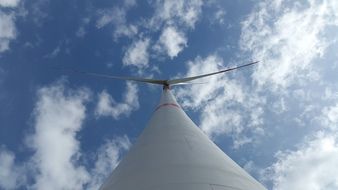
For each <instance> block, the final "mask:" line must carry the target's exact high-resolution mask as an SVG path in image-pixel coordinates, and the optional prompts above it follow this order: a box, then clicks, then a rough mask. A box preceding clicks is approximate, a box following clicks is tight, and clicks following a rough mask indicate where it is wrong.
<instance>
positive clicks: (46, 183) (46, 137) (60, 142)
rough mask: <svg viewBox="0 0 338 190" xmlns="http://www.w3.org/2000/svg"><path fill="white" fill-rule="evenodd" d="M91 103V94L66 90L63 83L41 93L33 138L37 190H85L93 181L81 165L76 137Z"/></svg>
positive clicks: (41, 90) (35, 187) (33, 160)
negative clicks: (85, 185)
mask: <svg viewBox="0 0 338 190" xmlns="http://www.w3.org/2000/svg"><path fill="white" fill-rule="evenodd" d="M88 99H89V92H88V90H86V89H78V90H70V89H66V87H65V85H64V83H63V82H62V81H59V82H57V83H56V84H54V85H51V86H48V87H43V88H41V89H40V90H39V91H38V101H37V103H36V106H35V109H34V117H35V130H34V133H33V134H32V135H31V136H30V143H31V144H30V146H31V147H32V148H33V149H34V150H35V154H34V155H33V157H32V162H33V163H34V164H33V165H34V167H35V168H36V170H37V175H36V176H35V178H36V183H35V184H34V185H33V188H34V189H82V188H83V184H85V183H86V182H88V180H90V178H89V174H88V172H87V171H86V169H85V167H83V166H79V165H78V164H77V163H78V162H79V159H80V157H81V153H80V143H79V141H78V139H77V137H76V135H77V133H78V132H79V131H80V130H81V126H82V122H83V120H84V118H85V111H86V108H85V105H84V104H85V102H86V101H88ZM70 179H71V180H70Z"/></svg>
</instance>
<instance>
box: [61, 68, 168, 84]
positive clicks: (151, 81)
mask: <svg viewBox="0 0 338 190" xmlns="http://www.w3.org/2000/svg"><path fill="white" fill-rule="evenodd" d="M64 70H67V71H71V72H74V73H79V74H83V75H89V76H93V77H99V78H106V79H117V80H129V81H135V82H144V83H151V84H160V85H164V84H166V80H156V79H147V78H137V77H121V76H113V75H105V74H100V73H91V72H85V71H79V70H73V69H64Z"/></svg>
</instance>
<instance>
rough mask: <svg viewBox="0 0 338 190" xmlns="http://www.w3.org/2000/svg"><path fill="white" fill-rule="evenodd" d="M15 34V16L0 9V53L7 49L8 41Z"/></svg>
mask: <svg viewBox="0 0 338 190" xmlns="http://www.w3.org/2000/svg"><path fill="white" fill-rule="evenodd" d="M16 35H17V31H16V27H15V16H14V15H13V14H11V13H10V14H8V13H4V12H2V11H1V10H0V53H1V52H4V51H6V50H8V49H9V43H10V41H11V40H14V39H15V38H16Z"/></svg>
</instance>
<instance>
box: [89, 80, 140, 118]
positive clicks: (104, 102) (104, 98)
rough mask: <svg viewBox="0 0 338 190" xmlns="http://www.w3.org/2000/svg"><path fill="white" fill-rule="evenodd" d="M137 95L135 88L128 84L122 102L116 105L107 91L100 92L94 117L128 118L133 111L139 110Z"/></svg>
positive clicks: (133, 85)
mask: <svg viewBox="0 0 338 190" xmlns="http://www.w3.org/2000/svg"><path fill="white" fill-rule="evenodd" d="M137 93H138V88H137V86H136V85H135V84H133V83H131V82H128V83H127V88H126V92H125V93H124V95H123V102H120V103H117V102H116V101H115V100H114V99H113V98H112V97H111V96H110V95H109V94H108V92H107V91H105V90H104V91H102V92H101V93H100V94H99V97H98V98H99V101H98V104H97V106H96V110H95V114H96V116H97V117H101V116H111V117H113V118H114V119H119V118H120V117H121V116H128V115H129V114H130V113H131V112H132V111H133V110H136V109H138V108H139V102H138V95H137Z"/></svg>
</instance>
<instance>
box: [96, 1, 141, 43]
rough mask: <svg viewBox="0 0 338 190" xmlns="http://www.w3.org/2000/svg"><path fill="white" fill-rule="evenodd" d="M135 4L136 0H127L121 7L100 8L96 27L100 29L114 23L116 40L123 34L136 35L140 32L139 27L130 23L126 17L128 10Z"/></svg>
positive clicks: (127, 35)
mask: <svg viewBox="0 0 338 190" xmlns="http://www.w3.org/2000/svg"><path fill="white" fill-rule="evenodd" d="M134 6H136V2H135V1H125V2H124V4H123V5H122V6H121V7H118V6H116V7H113V8H111V9H102V10H99V11H98V15H99V18H98V19H97V21H96V27H97V28H99V29H100V28H103V27H105V26H106V25H108V24H112V25H113V26H114V31H113V36H114V39H115V40H117V39H118V38H120V37H123V36H126V37H129V38H132V37H134V36H135V35H136V34H137V32H138V28H137V26H136V25H134V24H129V23H128V22H127V18H126V15H127V12H128V10H129V9H131V8H132V7H134Z"/></svg>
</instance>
